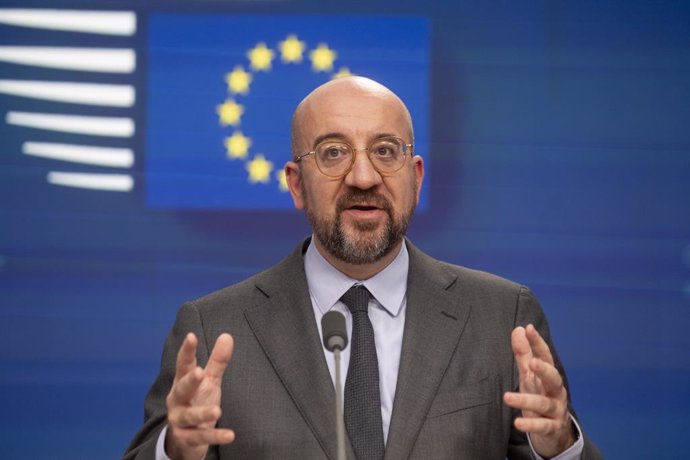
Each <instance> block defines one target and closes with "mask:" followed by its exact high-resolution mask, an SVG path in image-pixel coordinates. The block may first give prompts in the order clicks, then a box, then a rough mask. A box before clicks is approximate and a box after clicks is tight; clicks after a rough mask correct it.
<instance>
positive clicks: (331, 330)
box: [321, 310, 347, 351]
mask: <svg viewBox="0 0 690 460" xmlns="http://www.w3.org/2000/svg"><path fill="white" fill-rule="evenodd" d="M321 332H322V335H323V344H324V346H325V347H326V350H328V351H334V350H335V349H338V350H344V349H345V347H347V327H346V326H345V317H344V316H343V314H342V313H340V312H337V311H335V310H331V311H329V312H328V313H326V314H325V315H323V316H322V317H321Z"/></svg>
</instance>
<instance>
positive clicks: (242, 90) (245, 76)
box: [225, 65, 252, 94]
mask: <svg viewBox="0 0 690 460" xmlns="http://www.w3.org/2000/svg"><path fill="white" fill-rule="evenodd" d="M225 82H226V83H227V84H228V89H229V90H230V92H231V93H232V94H247V93H248V92H249V84H250V83H251V82H252V74H250V73H249V72H246V71H245V70H244V69H243V68H242V66H241V65H238V66H235V68H234V69H233V71H232V72H230V73H228V74H226V75H225Z"/></svg>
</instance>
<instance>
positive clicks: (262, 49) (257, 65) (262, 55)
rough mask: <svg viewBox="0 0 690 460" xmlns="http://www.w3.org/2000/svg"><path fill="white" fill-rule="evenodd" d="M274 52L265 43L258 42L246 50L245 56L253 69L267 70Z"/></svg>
mask: <svg viewBox="0 0 690 460" xmlns="http://www.w3.org/2000/svg"><path fill="white" fill-rule="evenodd" d="M274 54H275V53H274V52H273V50H271V49H270V48H266V43H264V42H259V43H257V44H256V46H255V47H254V48H252V49H250V50H249V51H248V52H247V57H248V58H249V62H250V63H251V67H252V69H254V70H269V69H270V68H271V61H272V60H273V55H274Z"/></svg>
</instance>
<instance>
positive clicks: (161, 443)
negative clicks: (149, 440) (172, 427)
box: [156, 425, 170, 460]
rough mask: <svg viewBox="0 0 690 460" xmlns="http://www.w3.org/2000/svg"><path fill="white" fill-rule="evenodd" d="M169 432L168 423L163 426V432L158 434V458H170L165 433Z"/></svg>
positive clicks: (157, 459) (162, 459) (160, 459)
mask: <svg viewBox="0 0 690 460" xmlns="http://www.w3.org/2000/svg"><path fill="white" fill-rule="evenodd" d="M167 432H168V425H165V427H163V430H161V434H159V435H158V441H157V442H156V460H170V457H168V456H167V455H166V453H165V434H166V433H167Z"/></svg>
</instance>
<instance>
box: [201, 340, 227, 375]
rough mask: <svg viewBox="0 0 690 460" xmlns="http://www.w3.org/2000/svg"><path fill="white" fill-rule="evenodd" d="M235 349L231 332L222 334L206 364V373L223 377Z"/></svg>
mask: <svg viewBox="0 0 690 460" xmlns="http://www.w3.org/2000/svg"><path fill="white" fill-rule="evenodd" d="M233 349H234V341H233V339H232V336H231V335H230V334H221V335H219V336H218V338H217V339H216V344H215V345H214V346H213V351H211V356H210V357H209V359H208V363H207V364H206V369H205V370H206V375H207V376H208V377H209V378H215V379H220V378H221V377H223V372H225V369H226V368H227V367H228V363H229V362H230V358H232V351H233Z"/></svg>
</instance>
